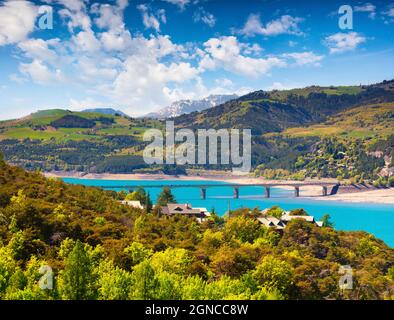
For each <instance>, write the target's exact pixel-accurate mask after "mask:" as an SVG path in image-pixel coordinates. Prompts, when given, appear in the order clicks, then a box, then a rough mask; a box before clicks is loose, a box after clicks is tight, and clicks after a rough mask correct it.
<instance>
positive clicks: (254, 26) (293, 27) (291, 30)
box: [239, 14, 303, 36]
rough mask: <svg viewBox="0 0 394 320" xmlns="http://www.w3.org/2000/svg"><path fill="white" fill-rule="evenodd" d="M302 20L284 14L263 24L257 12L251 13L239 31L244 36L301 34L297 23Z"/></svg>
mask: <svg viewBox="0 0 394 320" xmlns="http://www.w3.org/2000/svg"><path fill="white" fill-rule="evenodd" d="M302 21H303V19H302V18H298V17H292V16H289V15H284V16H281V17H280V18H279V19H276V20H272V21H270V22H268V23H267V24H266V25H265V26H264V25H263V24H262V23H261V21H260V16H259V15H258V14H251V15H250V16H249V17H248V20H247V21H246V23H245V25H244V27H243V28H242V30H240V31H239V33H240V34H244V35H246V36H254V35H256V34H260V35H264V36H276V35H279V34H294V35H301V34H302V32H301V30H300V28H299V23H300V22H302Z"/></svg>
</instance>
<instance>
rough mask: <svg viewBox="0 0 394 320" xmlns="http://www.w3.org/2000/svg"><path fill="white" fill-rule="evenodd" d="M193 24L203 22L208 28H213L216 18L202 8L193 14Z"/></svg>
mask: <svg viewBox="0 0 394 320" xmlns="http://www.w3.org/2000/svg"><path fill="white" fill-rule="evenodd" d="M193 20H194V22H200V21H201V22H203V23H205V24H206V25H208V26H209V27H211V28H213V27H214V26H215V23H216V18H215V16H214V15H213V14H212V13H209V12H207V11H205V10H204V8H202V7H200V8H198V9H197V10H196V11H195V12H194V14H193Z"/></svg>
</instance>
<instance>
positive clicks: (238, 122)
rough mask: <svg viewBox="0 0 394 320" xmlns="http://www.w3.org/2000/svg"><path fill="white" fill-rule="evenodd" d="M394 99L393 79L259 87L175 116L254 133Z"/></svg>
mask: <svg viewBox="0 0 394 320" xmlns="http://www.w3.org/2000/svg"><path fill="white" fill-rule="evenodd" d="M393 101H394V81H386V82H383V83H379V84H375V85H371V86H359V87H317V86H313V87H307V88H304V89H293V90H285V91H271V92H266V91H256V92H252V93H250V94H247V95H245V96H242V97H240V98H238V99H235V100H231V101H229V102H227V103H224V104H222V105H219V106H216V107H213V108H210V109H207V110H204V111H202V112H195V113H191V114H186V115H182V116H179V117H177V118H175V119H174V120H175V123H176V124H177V125H178V126H179V127H193V128H240V129H241V128H250V129H252V132H253V134H255V135H260V134H263V133H267V132H280V131H282V130H283V129H286V128H290V127H297V126H301V125H309V124H313V123H318V122H321V121H324V120H326V119H327V117H329V116H331V115H334V114H336V113H338V112H341V111H344V110H346V109H349V108H352V107H355V106H361V105H367V104H371V103H383V102H393Z"/></svg>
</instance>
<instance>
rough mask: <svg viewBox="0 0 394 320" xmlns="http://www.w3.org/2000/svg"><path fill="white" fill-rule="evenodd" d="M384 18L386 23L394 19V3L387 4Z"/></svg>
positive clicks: (383, 12)
mask: <svg viewBox="0 0 394 320" xmlns="http://www.w3.org/2000/svg"><path fill="white" fill-rule="evenodd" d="M382 19H383V21H384V23H385V24H389V23H391V22H393V21H394V3H391V4H389V5H388V6H387V9H386V10H385V11H382Z"/></svg>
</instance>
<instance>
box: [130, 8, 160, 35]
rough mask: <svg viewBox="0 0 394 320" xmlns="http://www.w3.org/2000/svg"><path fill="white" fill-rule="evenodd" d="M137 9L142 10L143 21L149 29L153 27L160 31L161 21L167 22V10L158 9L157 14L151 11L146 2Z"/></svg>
mask: <svg viewBox="0 0 394 320" xmlns="http://www.w3.org/2000/svg"><path fill="white" fill-rule="evenodd" d="M137 9H138V10H139V11H140V12H141V15H142V22H143V24H144V26H145V28H147V29H149V28H151V29H155V30H156V31H157V32H160V23H161V22H163V23H166V22H167V18H166V15H165V11H164V10H163V9H160V10H158V11H157V12H156V14H153V13H150V12H149V7H148V6H147V5H145V4H140V5H138V6H137Z"/></svg>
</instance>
